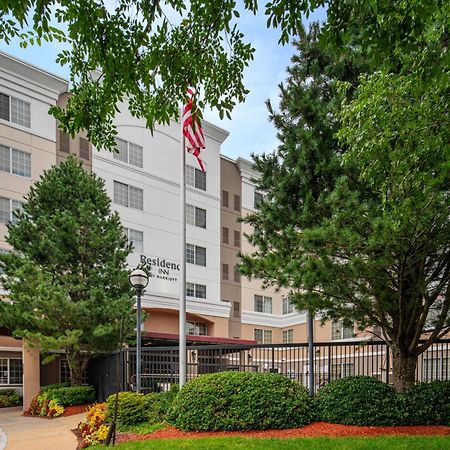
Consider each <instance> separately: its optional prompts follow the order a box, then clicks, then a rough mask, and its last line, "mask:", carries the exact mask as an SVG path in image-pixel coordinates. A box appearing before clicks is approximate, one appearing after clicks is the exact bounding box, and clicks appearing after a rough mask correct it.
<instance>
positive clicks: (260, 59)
mask: <svg viewBox="0 0 450 450" xmlns="http://www.w3.org/2000/svg"><path fill="white" fill-rule="evenodd" d="M325 18H326V12H325V10H324V9H319V10H317V11H316V12H315V13H313V14H312V15H311V16H310V17H309V19H308V20H305V21H304V23H306V24H307V23H310V22H311V21H314V20H319V21H324V20H325ZM238 26H239V28H240V30H241V31H242V32H243V33H244V35H245V37H246V39H247V41H249V42H250V43H251V44H252V46H253V47H254V48H255V59H254V60H253V61H251V62H250V66H249V67H247V68H246V69H245V72H244V84H245V86H246V87H247V89H249V90H250V93H249V94H248V95H247V98H246V101H245V102H244V103H241V104H239V105H237V106H236V107H235V108H234V110H233V112H232V118H231V120H229V119H223V120H221V119H220V118H219V115H218V113H217V112H215V111H204V114H203V116H204V118H205V119H206V120H207V121H209V122H211V123H213V124H214V125H217V126H219V127H221V128H224V129H225V130H227V131H229V133H230V135H229V136H228V138H227V139H226V140H225V142H224V143H223V144H222V153H223V154H224V155H226V156H229V157H230V158H233V159H236V158H238V157H239V156H240V157H243V158H247V159H249V158H250V155H251V154H252V153H257V154H261V153H266V152H272V151H273V150H275V149H276V148H277V146H278V142H277V137H276V130H275V128H274V127H273V125H272V124H271V123H270V122H269V121H268V116H269V115H268V111H267V108H266V105H265V101H266V100H267V99H270V100H271V101H272V104H273V105H274V106H275V107H276V105H278V94H279V88H278V85H279V84H280V83H281V82H282V81H284V80H285V78H286V68H287V67H288V66H289V65H290V62H291V57H292V55H293V54H294V47H293V46H292V45H291V44H286V45H284V46H281V45H279V44H278V39H279V36H280V32H279V30H274V29H267V27H266V18H265V16H264V14H263V13H262V12H260V13H258V15H257V16H254V15H253V14H251V13H249V12H248V11H242V12H241V17H240V19H239V22H238ZM60 49H61V46H60V45H59V44H58V43H43V45H42V47H37V46H33V47H28V48H26V49H22V48H20V47H19V45H18V44H17V43H16V42H14V43H12V44H10V45H6V44H5V43H4V42H1V43H0V50H2V51H5V52H7V53H9V54H11V55H13V56H16V57H18V58H21V59H23V60H25V61H27V62H30V63H31V64H34V65H36V66H38V67H41V68H43V69H45V70H47V71H49V72H52V73H54V74H56V75H59V76H61V77H64V78H67V79H68V78H69V68H68V67H61V66H60V65H59V64H57V63H56V62H55V59H56V55H57V54H58V52H59V51H60Z"/></svg>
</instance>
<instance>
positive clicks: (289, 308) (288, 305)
mask: <svg viewBox="0 0 450 450" xmlns="http://www.w3.org/2000/svg"><path fill="white" fill-rule="evenodd" d="M293 312H294V305H293V304H292V301H291V299H290V298H289V297H283V314H291V313H293Z"/></svg>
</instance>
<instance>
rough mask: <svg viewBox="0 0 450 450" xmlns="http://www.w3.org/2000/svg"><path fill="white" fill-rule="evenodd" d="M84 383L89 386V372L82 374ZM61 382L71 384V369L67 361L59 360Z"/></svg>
mask: <svg viewBox="0 0 450 450" xmlns="http://www.w3.org/2000/svg"><path fill="white" fill-rule="evenodd" d="M81 381H82V383H83V384H88V381H89V380H88V374H87V370H85V371H84V372H83V374H82V380H81ZM59 382H60V383H69V382H70V368H69V362H68V361H67V359H60V360H59Z"/></svg>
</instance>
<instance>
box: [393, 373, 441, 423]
mask: <svg viewBox="0 0 450 450" xmlns="http://www.w3.org/2000/svg"><path fill="white" fill-rule="evenodd" d="M400 401H401V406H402V407H401V409H402V422H403V423H404V424H405V425H450V380H446V381H431V382H429V383H418V384H416V385H415V386H414V387H413V388H412V389H411V390H410V391H409V392H407V393H406V394H403V395H400Z"/></svg>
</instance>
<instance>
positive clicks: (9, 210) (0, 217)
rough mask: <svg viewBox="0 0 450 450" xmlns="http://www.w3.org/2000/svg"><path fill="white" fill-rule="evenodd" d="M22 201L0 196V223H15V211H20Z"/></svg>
mask: <svg viewBox="0 0 450 450" xmlns="http://www.w3.org/2000/svg"><path fill="white" fill-rule="evenodd" d="M22 209H23V203H22V202H19V201H18V200H11V199H9V198H4V197H0V223H8V222H11V223H12V224H15V223H17V220H18V218H17V215H16V214H17V213H19V212H20V211H22Z"/></svg>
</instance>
